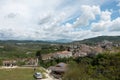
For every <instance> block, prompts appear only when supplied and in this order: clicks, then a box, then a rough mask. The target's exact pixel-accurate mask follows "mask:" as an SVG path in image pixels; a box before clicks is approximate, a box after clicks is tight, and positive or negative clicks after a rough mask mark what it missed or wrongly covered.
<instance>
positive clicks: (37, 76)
mask: <svg viewBox="0 0 120 80" xmlns="http://www.w3.org/2000/svg"><path fill="white" fill-rule="evenodd" d="M33 76H34V77H35V78H36V79H42V74H41V73H40V72H35V73H34V75H33Z"/></svg>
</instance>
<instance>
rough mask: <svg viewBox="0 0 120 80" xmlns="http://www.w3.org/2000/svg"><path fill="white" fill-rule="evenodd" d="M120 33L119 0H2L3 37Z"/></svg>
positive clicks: (0, 21) (80, 36)
mask: <svg viewBox="0 0 120 80" xmlns="http://www.w3.org/2000/svg"><path fill="white" fill-rule="evenodd" d="M97 36H120V0H0V40H59V39H66V40H73V41H74V40H83V39H87V38H91V37H97Z"/></svg>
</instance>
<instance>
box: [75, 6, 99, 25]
mask: <svg viewBox="0 0 120 80" xmlns="http://www.w3.org/2000/svg"><path fill="white" fill-rule="evenodd" d="M98 14H100V8H99V6H88V5H83V6H81V15H80V17H79V18H77V20H76V22H74V27H78V26H87V25H89V22H90V21H91V20H94V19H95V17H96V15H98Z"/></svg>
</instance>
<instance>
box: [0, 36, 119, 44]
mask: <svg viewBox="0 0 120 80" xmlns="http://www.w3.org/2000/svg"><path fill="white" fill-rule="evenodd" d="M104 40H108V41H111V42H118V43H120V36H99V37H94V38H89V39H84V40H79V41H72V40H69V39H59V40H54V41H52V40H48V41H42V40H0V42H11V43H76V42H79V43H88V44H91V43H97V42H102V41H104Z"/></svg>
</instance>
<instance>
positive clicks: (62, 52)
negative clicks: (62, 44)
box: [53, 51, 72, 58]
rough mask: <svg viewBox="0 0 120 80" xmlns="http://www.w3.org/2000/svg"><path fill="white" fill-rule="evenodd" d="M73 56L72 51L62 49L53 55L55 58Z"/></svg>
mask: <svg viewBox="0 0 120 80" xmlns="http://www.w3.org/2000/svg"><path fill="white" fill-rule="evenodd" d="M69 57H72V52H70V51H61V52H57V53H55V54H54V55H53V58H69Z"/></svg>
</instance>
